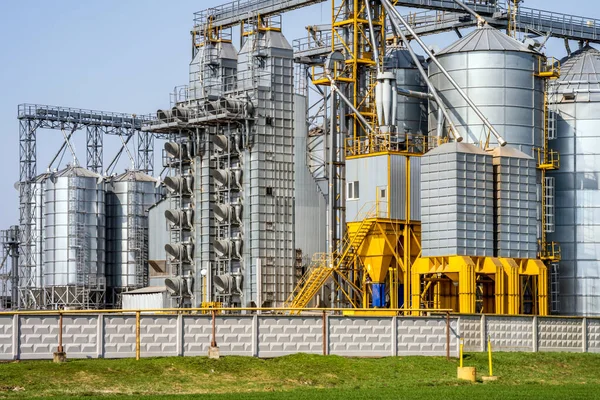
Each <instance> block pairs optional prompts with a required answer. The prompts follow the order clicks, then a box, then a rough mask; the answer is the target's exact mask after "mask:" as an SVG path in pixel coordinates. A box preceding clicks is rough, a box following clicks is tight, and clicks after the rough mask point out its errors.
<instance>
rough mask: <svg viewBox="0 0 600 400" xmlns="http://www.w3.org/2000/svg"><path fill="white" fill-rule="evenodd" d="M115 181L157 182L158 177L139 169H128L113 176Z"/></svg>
mask: <svg viewBox="0 0 600 400" xmlns="http://www.w3.org/2000/svg"><path fill="white" fill-rule="evenodd" d="M112 181H114V182H157V181H158V180H157V179H156V178H153V177H151V176H150V175H148V174H146V173H144V172H142V171H137V170H127V171H125V172H123V173H122V174H119V175H116V176H114V177H112Z"/></svg>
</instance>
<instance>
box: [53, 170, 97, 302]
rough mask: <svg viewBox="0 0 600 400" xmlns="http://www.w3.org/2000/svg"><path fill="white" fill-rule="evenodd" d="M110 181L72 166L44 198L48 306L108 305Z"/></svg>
mask: <svg viewBox="0 0 600 400" xmlns="http://www.w3.org/2000/svg"><path fill="white" fill-rule="evenodd" d="M104 197H105V190H104V181H103V179H102V177H101V176H100V175H98V174H96V173H94V172H91V171H88V170H86V169H84V168H81V167H79V166H68V167H66V168H64V169H62V170H60V171H58V172H56V173H53V174H52V175H51V176H50V177H49V178H48V180H47V182H46V188H45V196H44V222H45V238H44V244H45V247H44V292H45V297H46V300H45V302H46V306H47V307H48V308H53V309H57V308H67V307H68V308H90V309H93V308H100V307H102V306H103V305H104V295H105V290H106V277H105V261H104V258H105V238H104V233H105V232H104V231H105V210H104Z"/></svg>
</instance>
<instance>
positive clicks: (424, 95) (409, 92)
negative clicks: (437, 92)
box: [396, 87, 435, 101]
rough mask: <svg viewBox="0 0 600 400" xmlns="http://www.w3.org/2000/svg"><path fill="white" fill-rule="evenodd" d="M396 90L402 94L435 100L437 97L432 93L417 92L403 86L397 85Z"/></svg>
mask: <svg viewBox="0 0 600 400" xmlns="http://www.w3.org/2000/svg"><path fill="white" fill-rule="evenodd" d="M396 91H397V92H398V94H399V95H400V96H404V97H412V98H414V99H422V100H431V101H435V97H434V96H433V95H432V94H431V93H424V92H417V91H414V90H408V89H403V88H401V87H396Z"/></svg>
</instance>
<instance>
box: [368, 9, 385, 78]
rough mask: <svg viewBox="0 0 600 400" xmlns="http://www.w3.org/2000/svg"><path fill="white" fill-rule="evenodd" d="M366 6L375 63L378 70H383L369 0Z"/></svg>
mask: <svg viewBox="0 0 600 400" xmlns="http://www.w3.org/2000/svg"><path fill="white" fill-rule="evenodd" d="M365 8H366V10H367V19H368V21H369V32H370V34H371V42H372V43H371V47H372V48H373V56H374V57H375V64H376V65H377V71H379V72H383V65H381V64H380V63H379V44H378V43H377V40H376V39H375V30H374V29H373V15H372V14H371V5H370V4H369V1H365Z"/></svg>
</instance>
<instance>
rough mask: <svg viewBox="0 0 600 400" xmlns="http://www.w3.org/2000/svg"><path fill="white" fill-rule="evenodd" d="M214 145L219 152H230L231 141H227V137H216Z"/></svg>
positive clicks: (214, 137)
mask: <svg viewBox="0 0 600 400" xmlns="http://www.w3.org/2000/svg"><path fill="white" fill-rule="evenodd" d="M213 143H214V145H215V147H216V148H217V150H219V151H222V152H224V153H226V152H227V151H229V140H228V139H227V136H225V135H214V136H213Z"/></svg>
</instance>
